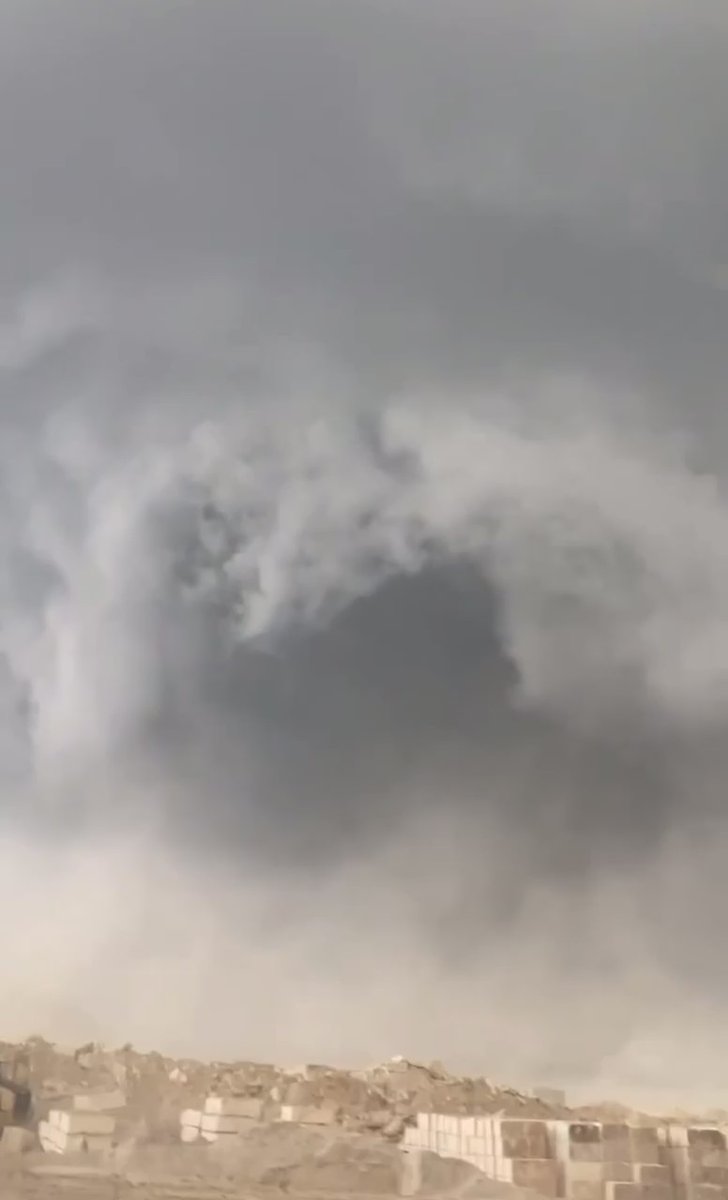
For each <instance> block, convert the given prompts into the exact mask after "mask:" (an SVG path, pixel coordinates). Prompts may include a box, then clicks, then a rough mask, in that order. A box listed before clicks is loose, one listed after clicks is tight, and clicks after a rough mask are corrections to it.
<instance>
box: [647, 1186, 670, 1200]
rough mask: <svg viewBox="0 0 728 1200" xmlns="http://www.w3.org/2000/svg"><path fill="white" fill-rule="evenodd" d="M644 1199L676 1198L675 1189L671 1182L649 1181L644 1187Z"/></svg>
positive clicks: (666, 1199)
mask: <svg viewBox="0 0 728 1200" xmlns="http://www.w3.org/2000/svg"><path fill="white" fill-rule="evenodd" d="M641 1191H642V1198H643V1200H674V1195H675V1193H674V1191H673V1188H672V1184H671V1183H648V1184H646V1185H645V1186H644V1187H643V1188H641Z"/></svg>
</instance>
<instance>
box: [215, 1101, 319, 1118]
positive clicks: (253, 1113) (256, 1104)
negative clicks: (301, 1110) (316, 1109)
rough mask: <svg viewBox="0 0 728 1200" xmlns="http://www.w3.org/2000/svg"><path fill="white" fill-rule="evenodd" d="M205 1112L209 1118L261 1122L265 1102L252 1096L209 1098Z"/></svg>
mask: <svg viewBox="0 0 728 1200" xmlns="http://www.w3.org/2000/svg"><path fill="white" fill-rule="evenodd" d="M304 1107H305V1106H304ZM204 1112H205V1113H206V1114H207V1115H208V1116H219V1117H246V1118H247V1119H248V1120H249V1121H260V1119H261V1117H262V1116H263V1101H262V1100H257V1099H255V1098H253V1097H251V1096H208V1097H207V1099H206V1100H205V1108H204Z"/></svg>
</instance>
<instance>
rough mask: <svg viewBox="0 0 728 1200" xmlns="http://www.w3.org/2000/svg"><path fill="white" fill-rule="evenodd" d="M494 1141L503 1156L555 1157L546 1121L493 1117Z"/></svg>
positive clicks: (495, 1146)
mask: <svg viewBox="0 0 728 1200" xmlns="http://www.w3.org/2000/svg"><path fill="white" fill-rule="evenodd" d="M493 1142H494V1150H495V1153H496V1155H498V1156H499V1157H502V1158H514V1159H515V1158H518V1159H527V1158H534V1159H548V1158H552V1157H553V1148H552V1139H551V1136H550V1131H549V1126H548V1123H547V1122H546V1121H516V1120H513V1119H511V1118H509V1117H494V1118H493Z"/></svg>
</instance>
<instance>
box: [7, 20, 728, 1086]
mask: <svg viewBox="0 0 728 1200" xmlns="http://www.w3.org/2000/svg"><path fill="white" fill-rule="evenodd" d="M42 7H43V6H42V5H40V4H37V3H34V2H33V0H24V4H23V6H22V7H21V6H18V5H16V4H13V3H9V2H5V3H4V4H2V5H0V22H1V23H2V26H3V31H4V32H3V36H2V37H0V45H2V47H3V49H2V50H1V51H0V55H2V57H3V64H4V60H5V56H9V57H8V62H7V64H5V65H3V64H0V65H2V70H1V71H0V78H2V80H3V83H2V89H3V92H4V93H7V95H4V101H3V105H2V107H3V108H8V110H9V111H10V110H12V111H13V112H16V113H18V114H20V115H19V116H18V118H17V123H16V125H14V126H13V130H12V131H9V130H8V129H5V128H0V148H1V149H2V152H3V160H4V162H5V163H6V164H12V169H11V170H10V169H9V170H8V171H7V180H5V179H4V180H3V184H2V189H3V197H4V211H5V213H6V216H5V224H6V228H7V229H8V230H9V232H10V241H11V243H12V245H11V248H10V251H9V254H8V259H7V262H6V264H5V266H4V268H3V272H2V273H0V286H1V289H2V291H1V300H2V327H1V329H0V385H1V386H2V408H0V422H2V426H1V429H0V432H1V434H2V436H1V438H0V459H1V465H2V470H1V472H0V481H1V483H0V487H1V493H0V495H1V500H0V549H1V552H2V561H3V570H2V573H0V589H1V591H0V613H1V616H2V620H1V621H0V639H1V646H0V649H1V651H2V659H1V660H0V679H1V688H0V700H1V701H2V711H3V715H4V720H3V724H2V754H1V755H0V769H1V770H2V776H3V795H4V807H3V815H2V824H1V826H0V840H1V842H2V861H3V871H2V873H1V875H0V894H2V895H3V898H4V909H5V911H6V912H10V913H12V914H13V918H12V920H6V921H4V922H3V927H2V933H0V950H1V951H2V961H3V971H4V984H3V987H4V997H5V999H4V1017H3V1020H4V1023H5V1027H4V1029H3V1036H6V1037H11V1036H19V1035H23V1034H27V1033H30V1032H33V1031H34V1030H38V1031H41V1032H43V1033H44V1034H47V1035H49V1036H56V1037H58V1038H60V1039H74V1038H79V1039H86V1038H89V1037H98V1038H101V1039H106V1040H118V1041H126V1040H128V1039H131V1040H133V1041H135V1042H138V1043H139V1044H146V1045H155V1046H159V1047H161V1048H166V1049H169V1050H170V1051H177V1052H180V1053H182V1052H184V1053H200V1054H209V1055H243V1054H244V1055H248V1056H249V1057H260V1058H272V1059H275V1060H277V1061H289V1060H290V1061H292V1060H295V1059H300V1058H302V1057H305V1058H308V1059H312V1058H318V1059H326V1058H329V1059H334V1060H337V1061H348V1062H355V1061H368V1060H370V1059H376V1058H379V1057H382V1056H383V1055H387V1054H394V1053H405V1054H410V1055H412V1056H419V1057H424V1058H433V1057H440V1058H443V1059H444V1060H445V1061H446V1062H447V1063H448V1064H449V1065H451V1066H453V1067H458V1068H462V1069H473V1070H486V1071H488V1072H490V1073H492V1074H494V1075H496V1076H497V1075H500V1076H502V1077H504V1078H507V1079H511V1080H514V1081H525V1082H528V1081H529V1080H530V1081H531V1082H533V1080H534V1079H535V1078H536V1077H538V1078H539V1079H541V1080H546V1079H554V1080H565V1081H569V1082H573V1083H582V1084H584V1085H589V1086H593V1087H597V1086H602V1087H607V1086H609V1087H615V1088H621V1089H622V1090H623V1091H625V1092H626V1091H628V1090H630V1089H636V1088H660V1087H672V1088H675V1089H683V1090H686V1091H687V1090H691V1091H693V1092H696V1091H701V1092H702V1093H704V1094H707V1093H708V1092H709V1091H710V1090H711V1089H714V1088H715V1087H717V1086H718V1085H719V1084H720V1077H719V1068H718V1067H717V1066H716V1063H719V1062H720V1059H721V1055H720V1053H719V1050H720V1048H721V1047H722V1046H723V1045H724V1042H725V1036H724V1033H723V1029H724V1026H725V1014H726V1007H727V1006H728V976H727V975H726V971H725V968H724V966H723V963H722V954H721V944H722V937H721V935H722V925H723V922H722V916H721V914H722V910H723V905H724V901H725V894H726V884H725V880H724V870H723V863H724V857H725V851H726V846H727V839H726V812H725V796H724V780H725V777H726V768H728V754H727V752H726V748H725V745H726V738H725V733H726V729H728V625H727V624H726V612H728V536H727V535H728V498H727V496H726V472H725V467H724V463H725V450H726V446H727V442H726V419H725V416H724V408H725V406H724V401H723V395H722V390H723V380H724V378H725V377H726V367H728V351H726V349H725V337H724V331H725V328H726V325H725V318H726V315H728V298H727V297H726V292H725V289H724V286H723V284H724V280H723V272H722V270H721V269H720V262H721V261H722V260H721V239H722V238H724V236H725V234H724V231H725V229H726V228H728V224H726V217H728V212H727V211H726V204H727V201H726V199H725V197H726V196H728V189H726V187H725V186H724V185H725V183H726V182H728V181H726V180H724V179H722V177H721V170H722V168H721V167H720V166H719V165H718V164H717V162H716V159H715V156H714V155H713V153H712V150H711V146H712V145H713V141H712V140H711V139H714V137H715V136H716V132H715V131H716V129H717V128H718V127H719V126H720V124H721V121H722V117H723V116H724V115H725V113H724V110H725V106H726V103H727V102H728V92H727V91H726V84H725V78H724V72H723V70H722V66H721V62H722V61H724V59H723V58H722V55H723V52H724V51H725V49H726V45H725V42H726V32H725V29H724V27H723V25H718V24H717V19H716V18H714V14H713V10H712V9H711V8H710V7H709V6H708V5H704V6H703V5H700V4H698V5H696V6H695V7H694V8H693V9H691V11H690V13H689V14H688V12H687V10H685V9H683V8H681V7H678V6H671V5H669V4H668V5H664V4H663V5H661V6H660V7H659V9H658V6H653V5H648V6H646V7H645V6H643V7H642V9H641V10H640V12H641V13H642V15H640V13H637V12H636V11H635V12H633V10H632V9H630V10H629V14H628V11H627V9H626V7H625V8H622V7H620V6H619V5H614V4H613V3H611V4H610V5H606V4H604V5H602V4H599V3H597V4H594V5H591V6H590V7H589V11H588V12H586V11H585V10H584V9H583V6H573V5H572V4H571V3H567V2H566V0H559V3H557V4H556V5H555V6H554V8H552V9H551V10H550V14H549V19H548V21H546V19H545V16H542V15H540V13H539V14H537V13H536V10H535V9H534V8H533V7H530V6H529V5H527V4H519V3H513V2H512V0H511V2H510V3H509V4H508V5H506V4H503V5H501V4H498V3H496V4H493V5H485V6H484V5H482V4H478V5H474V4H461V5H458V4H457V3H456V4H455V5H454V6H453V11H455V10H457V16H458V20H457V21H456V20H454V19H453V22H452V24H450V23H446V22H445V21H444V19H443V17H442V12H443V10H442V9H438V7H437V6H430V5H429V4H427V3H418V4H417V5H415V4H411V5H410V4H402V5H401V6H398V7H397V8H396V9H388V10H387V12H385V11H384V9H383V8H381V9H380V6H379V5H377V4H376V3H366V4H365V3H358V2H357V3H352V4H350V5H345V6H344V5H337V6H333V5H330V4H326V3H323V2H321V3H317V2H315V0H296V4H295V5H293V4H290V3H282V2H279V0H266V3H265V5H263V4H262V3H257V2H248V0H241V2H240V3H239V4H237V5H235V6H230V5H227V6H224V5H221V6H216V5H214V4H212V5H203V4H196V5H192V4H187V3H184V2H182V3H176V4H171V3H170V4H166V3H165V2H164V0H160V2H158V3H157V4H156V5H155V6H144V5H141V4H140V5H139V6H135V5H133V4H131V5H129V7H128V9H127V10H126V13H127V15H128V22H127V17H126V16H125V18H124V22H123V23H122V22H121V18H120V16H119V14H118V13H117V12H116V10H113V9H111V8H109V9H108V11H107V9H105V8H104V9H103V14H102V10H101V9H99V8H98V7H94V8H93V11H92V9H91V8H90V7H88V6H86V5H83V4H81V3H78V4H76V5H74V4H69V5H68V8H67V12H66V13H65V14H64V20H63V30H62V33H63V36H62V37H61V31H60V26H59V28H58V29H55V23H56V20H57V18H56V17H55V16H53V17H51V16H48V19H47V21H44V22H38V23H36V22H35V21H34V19H33V14H34V13H39V12H40V10H41V8H42ZM152 10H153V12H152ZM647 10H649V14H650V20H649V22H648V21H647V19H646V16H645V14H646V13H647ZM526 31H528V35H529V36H528V37H525V32H526ZM6 47H9V49H6ZM698 52H700V53H698ZM11 57H12V63H17V62H25V63H29V62H33V63H34V64H35V66H36V67H37V69H35V70H34V71H33V72H32V73H29V72H25V73H23V72H21V71H20V70H19V68H18V67H17V66H12V65H11V61H10V58H11ZM698 58H699V65H698ZM6 66H7V69H6ZM691 72H693V74H692V75H691ZM685 77H689V78H691V79H692V82H693V84H694V88H695V90H697V91H700V93H701V96H702V99H701V102H700V106H699V109H698V108H696V105H697V104H698V102H697V100H696V99H695V97H694V95H693V93H692V92H691V91H690V89H689V88H687V87H685V88H683V85H682V83H681V82H679V81H681V80H682V79H683V78H685ZM617 81H618V82H619V87H618V88H616V82H617ZM97 94H98V96H99V99H98V100H94V101H93V102H92V100H91V97H92V96H96V95H97ZM607 97H609V102H607ZM691 122H692V123H693V124H692V125H691ZM695 123H697V126H698V130H699V136H696V137H694V138H691V139H689V140H688V141H686V140H685V136H684V131H685V130H686V129H688V128H693V125H694V124H695ZM102 128H103V131H104V132H103V136H102V135H101V132H100V131H101V129H102ZM724 173H725V172H724V170H723V174H724ZM4 175H5V172H4ZM675 1045H677V1046H678V1049H677V1050H675V1049H674V1047H675Z"/></svg>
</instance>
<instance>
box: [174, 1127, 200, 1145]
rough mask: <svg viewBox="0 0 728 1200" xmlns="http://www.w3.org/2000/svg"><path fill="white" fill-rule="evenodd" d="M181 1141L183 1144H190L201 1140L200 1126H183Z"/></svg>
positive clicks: (181, 1128) (180, 1132)
mask: <svg viewBox="0 0 728 1200" xmlns="http://www.w3.org/2000/svg"><path fill="white" fill-rule="evenodd" d="M179 1140H180V1141H181V1142H185V1143H190V1142H197V1141H199V1140H200V1127H199V1125H181V1126H180V1131H179Z"/></svg>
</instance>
